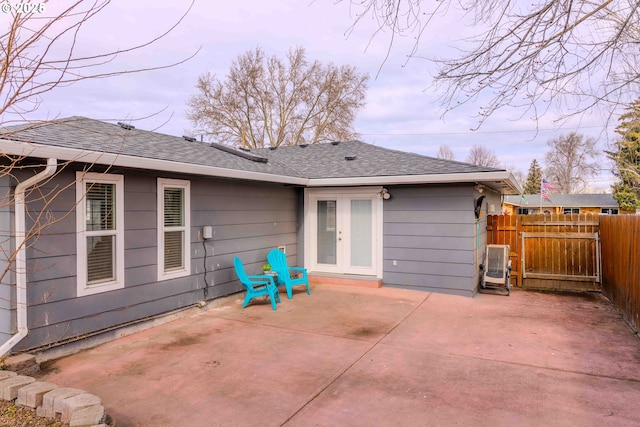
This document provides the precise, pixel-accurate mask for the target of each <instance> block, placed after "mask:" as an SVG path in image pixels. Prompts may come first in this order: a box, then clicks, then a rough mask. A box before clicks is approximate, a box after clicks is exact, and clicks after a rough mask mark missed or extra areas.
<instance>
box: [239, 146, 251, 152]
mask: <svg viewBox="0 0 640 427" xmlns="http://www.w3.org/2000/svg"><path fill="white" fill-rule="evenodd" d="M238 150H242V151H244V152H245V153H250V152H251V150H249V149H248V148H247V147H238Z"/></svg>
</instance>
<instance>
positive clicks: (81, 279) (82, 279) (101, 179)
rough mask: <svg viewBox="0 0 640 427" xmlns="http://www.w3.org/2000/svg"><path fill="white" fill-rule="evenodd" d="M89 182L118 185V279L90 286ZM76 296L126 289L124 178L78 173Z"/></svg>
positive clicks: (116, 252)
mask: <svg viewBox="0 0 640 427" xmlns="http://www.w3.org/2000/svg"><path fill="white" fill-rule="evenodd" d="M87 183H106V184H115V186H116V194H115V196H116V233H115V235H116V250H115V264H116V268H115V275H116V277H115V280H112V281H109V282H103V283H98V284H94V285H89V284H87V236H88V234H89V233H90V232H87V230H86V224H87V223H86V212H87V210H86V202H85V188H86V184H87ZM76 237H77V238H76V248H77V269H76V274H77V295H78V296H79V297H81V296H86V295H93V294H97V293H101V292H107V291H113V290H115V289H121V288H124V175H114V174H103V173H91V172H76Z"/></svg>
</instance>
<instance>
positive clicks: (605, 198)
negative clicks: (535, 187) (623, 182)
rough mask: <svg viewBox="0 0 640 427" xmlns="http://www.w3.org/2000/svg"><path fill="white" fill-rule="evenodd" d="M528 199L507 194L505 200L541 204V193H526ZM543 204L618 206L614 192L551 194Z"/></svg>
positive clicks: (513, 203)
mask: <svg viewBox="0 0 640 427" xmlns="http://www.w3.org/2000/svg"><path fill="white" fill-rule="evenodd" d="M524 197H525V199H526V201H524V200H522V197H521V196H505V197H504V202H505V203H509V204H511V205H515V206H531V207H538V206H540V194H525V195H524ZM542 206H543V207H544V206H548V207H564V208H589V207H593V208H599V207H618V203H617V202H616V201H615V200H614V198H613V194H549V200H543V201H542Z"/></svg>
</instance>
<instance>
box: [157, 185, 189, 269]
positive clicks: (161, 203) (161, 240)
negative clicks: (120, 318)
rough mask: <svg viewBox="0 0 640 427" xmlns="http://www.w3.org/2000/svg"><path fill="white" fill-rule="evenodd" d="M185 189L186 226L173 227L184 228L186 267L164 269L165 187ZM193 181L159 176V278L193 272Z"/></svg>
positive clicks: (174, 228) (176, 228) (175, 228)
mask: <svg viewBox="0 0 640 427" xmlns="http://www.w3.org/2000/svg"><path fill="white" fill-rule="evenodd" d="M167 187H169V188H182V189H184V226H182V227H171V229H173V230H184V247H183V251H184V268H183V269H182V270H174V271H170V272H168V273H167V272H165V271H164V249H163V248H164V233H165V227H164V189H165V188H167ZM190 189H191V183H190V181H187V180H182V179H167V178H158V197H157V199H158V208H157V212H158V227H157V231H158V248H157V254H158V280H168V279H175V278H177V277H184V276H188V275H190V274H191V190H190Z"/></svg>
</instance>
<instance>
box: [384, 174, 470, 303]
mask: <svg viewBox="0 0 640 427" xmlns="http://www.w3.org/2000/svg"><path fill="white" fill-rule="evenodd" d="M388 189H389V193H391V195H392V198H391V199H390V200H386V201H385V202H384V215H383V218H384V219H383V259H384V260H383V282H384V285H385V286H391V287H400V288H407V289H417V290H424V291H435V292H444V293H455V294H460V295H473V293H474V292H475V288H476V282H477V280H476V278H477V272H476V270H477V262H476V242H477V240H476V224H475V217H474V214H473V201H474V192H473V187H472V186H444V185H443V186H431V187H430V186H411V187H389V188H388ZM394 263H395V265H394Z"/></svg>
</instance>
